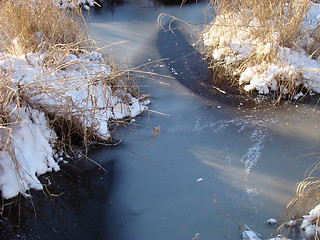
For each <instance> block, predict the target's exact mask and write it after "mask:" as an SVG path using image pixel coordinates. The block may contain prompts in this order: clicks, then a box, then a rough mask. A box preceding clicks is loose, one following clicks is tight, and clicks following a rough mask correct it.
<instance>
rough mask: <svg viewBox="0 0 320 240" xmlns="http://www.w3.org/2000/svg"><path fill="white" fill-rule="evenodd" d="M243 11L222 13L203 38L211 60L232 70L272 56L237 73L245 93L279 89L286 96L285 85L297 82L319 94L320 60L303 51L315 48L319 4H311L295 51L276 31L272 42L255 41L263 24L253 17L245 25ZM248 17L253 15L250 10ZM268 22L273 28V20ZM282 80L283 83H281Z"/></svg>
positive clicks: (268, 91) (261, 92) (319, 20)
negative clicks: (283, 42)
mask: <svg viewBox="0 0 320 240" xmlns="http://www.w3.org/2000/svg"><path fill="white" fill-rule="evenodd" d="M244 12H245V11H242V12H241V13H238V12H232V13H226V14H219V15H218V16H216V17H215V19H214V20H213V22H212V23H211V25H210V26H209V27H208V28H207V29H206V30H205V31H204V33H203V36H202V38H203V42H204V45H205V46H207V47H208V51H209V54H208V55H209V57H210V58H212V59H214V60H215V61H218V62H220V63H221V62H222V63H223V64H224V65H225V66H226V67H227V68H231V69H232V67H233V66H237V65H239V64H242V63H243V61H245V60H246V59H248V58H249V57H251V56H256V55H259V56H261V58H262V59H263V57H266V56H272V59H269V60H266V61H262V63H261V62H260V63H257V64H255V63H250V64H248V65H246V66H245V67H244V68H242V69H241V71H240V72H239V71H234V73H233V74H234V76H235V77H236V78H238V81H239V84H240V85H243V86H244V90H246V91H252V90H257V91H258V92H259V93H260V94H269V93H270V92H271V91H279V90H280V92H282V93H284V94H286V93H287V92H288V88H287V85H288V84H286V83H284V82H288V81H292V79H294V81H293V85H294V86H304V87H306V88H307V89H309V90H311V91H314V92H317V93H320V71H319V70H320V59H319V57H318V58H314V56H311V55H310V54H308V53H307V52H306V51H305V50H304V49H310V48H312V47H313V46H314V43H315V42H316V40H315V39H314V38H313V33H314V30H315V29H316V28H317V27H318V25H319V23H320V4H315V3H312V4H310V8H309V10H308V13H307V15H306V16H305V19H304V20H303V22H302V23H301V25H300V26H299V28H300V34H301V35H303V36H298V38H299V37H300V38H301V39H300V38H299V39H298V40H297V42H298V46H296V47H295V48H294V49H293V48H288V47H285V46H281V45H280V44H279V40H278V39H279V33H278V32H277V31H275V32H274V33H273V35H272V37H271V39H270V40H269V41H267V40H266V39H261V38H255V37H254V35H253V34H252V31H253V29H254V28H259V27H261V26H263V24H262V23H261V22H259V20H257V19H254V18H253V19H251V21H250V22H249V23H247V22H245V20H247V19H246V18H244V17H243V16H242V15H241V14H244ZM247 14H248V15H250V10H248V11H247ZM284 17H285V16H284ZM268 21H269V24H270V26H273V20H268ZM231 28H232V30H230V29H231ZM266 58H267V57H266ZM279 79H281V80H282V83H279Z"/></svg>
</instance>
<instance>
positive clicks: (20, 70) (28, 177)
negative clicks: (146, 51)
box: [0, 52, 149, 199]
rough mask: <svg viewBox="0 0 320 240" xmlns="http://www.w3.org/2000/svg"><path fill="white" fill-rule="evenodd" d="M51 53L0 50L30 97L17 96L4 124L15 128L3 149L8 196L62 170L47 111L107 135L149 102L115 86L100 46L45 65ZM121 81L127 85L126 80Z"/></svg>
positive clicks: (1, 60) (0, 158) (14, 81)
mask: <svg viewBox="0 0 320 240" xmlns="http://www.w3.org/2000/svg"><path fill="white" fill-rule="evenodd" d="M49 56H50V53H48V52H43V53H28V54H24V55H21V56H13V55H8V54H5V53H0V69H1V70H2V71H4V72H6V73H7V75H8V76H9V78H10V81H11V82H10V84H11V86H10V87H11V88H12V89H13V90H15V91H18V90H19V91H20V92H23V93H22V94H23V95H24V97H25V100H26V102H27V104H22V105H19V106H18V105H17V103H15V102H12V104H11V105H10V106H8V109H7V110H8V111H9V112H12V113H11V115H10V117H9V119H8V121H9V122H10V125H7V126H3V128H1V130H2V129H4V130H7V132H11V135H9V139H10V142H11V144H9V147H7V148H6V149H5V150H2V151H0V190H1V193H2V197H3V198H5V199H8V198H12V197H14V196H16V195H18V194H19V193H21V194H24V195H25V196H28V194H27V192H28V190H30V189H36V190H41V189H42V188H43V187H42V184H41V182H40V181H39V179H38V176H40V175H41V174H44V173H46V172H49V171H58V170H59V165H58V161H63V157H62V156H63V152H62V153H61V152H59V153H57V152H56V150H55V148H54V144H55V142H56V139H57V137H56V133H55V132H54V131H53V130H52V129H50V127H49V124H48V119H47V118H46V114H45V113H51V114H54V115H55V116H66V117H68V118H69V119H73V120H76V121H79V122H80V123H82V124H83V127H88V128H91V129H92V130H93V131H94V132H96V133H97V135H99V137H100V139H102V140H107V139H109V138H110V133H109V131H108V121H109V120H111V119H123V118H126V117H129V118H132V117H135V116H137V115H139V114H141V113H142V112H143V111H144V110H145V109H146V108H147V105H148V104H149V100H144V101H142V100H140V99H138V98H136V97H134V96H132V95H131V94H129V93H127V92H124V91H123V90H122V89H121V88H119V89H117V90H112V89H111V87H110V86H109V85H108V82H107V80H106V78H108V76H109V75H110V74H112V71H111V68H110V66H108V65H106V63H105V62H104V60H103V58H102V55H101V54H100V53H98V52H91V53H88V54H84V53H79V54H77V55H75V54H71V53H69V54H67V55H66V56H64V57H61V59H60V65H59V66H60V67H57V66H52V67H50V66H45V65H46V60H47V59H48V57H49ZM118 84H119V85H121V84H122V85H125V83H121V81H120V80H119V82H118ZM119 96H124V97H119ZM124 99H126V101H124Z"/></svg>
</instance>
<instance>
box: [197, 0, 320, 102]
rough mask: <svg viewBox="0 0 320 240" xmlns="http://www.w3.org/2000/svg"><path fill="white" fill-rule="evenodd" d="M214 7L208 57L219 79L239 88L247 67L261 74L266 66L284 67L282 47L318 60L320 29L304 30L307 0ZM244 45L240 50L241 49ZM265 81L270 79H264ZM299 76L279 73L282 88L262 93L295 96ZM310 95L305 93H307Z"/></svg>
mask: <svg viewBox="0 0 320 240" xmlns="http://www.w3.org/2000/svg"><path fill="white" fill-rule="evenodd" d="M211 3H212V4H213V6H214V7H215V15H216V16H215V17H214V20H213V21H212V22H211V23H209V24H208V25H207V27H206V28H205V29H204V31H203V36H204V41H205V45H206V46H207V47H206V49H205V51H204V53H205V55H206V56H207V58H208V59H209V60H210V62H211V67H212V69H213V71H214V72H215V75H216V77H217V79H224V81H225V79H228V80H230V82H231V84H233V85H237V86H239V87H240V85H242V84H244V82H241V78H240V75H241V74H242V73H243V72H244V71H245V70H246V69H247V68H248V67H255V66H257V67H255V68H254V71H257V73H261V77H263V73H264V72H265V71H266V72H268V71H270V70H269V69H268V68H267V66H268V65H269V66H270V65H272V64H274V65H279V63H280V64H281V59H280V57H279V56H280V55H281V53H280V52H279V51H280V50H279V46H280V47H281V48H283V47H284V48H290V49H294V50H297V51H306V52H307V53H308V54H309V55H310V56H312V58H313V59H317V58H318V56H319V53H320V52H319V49H320V41H319V40H320V38H319V36H320V31H319V30H320V28H319V26H318V27H316V28H315V29H310V28H308V32H306V31H305V30H303V28H302V27H301V24H302V23H303V20H304V19H305V17H306V15H307V12H308V9H309V8H310V4H311V1H309V0H294V1H288V0H280V1H269V0H259V1H258V0H212V1H211ZM241 45H242V46H241ZM265 77H267V76H265ZM301 77H302V76H301V73H299V72H297V73H295V74H292V71H291V69H288V70H286V69H285V68H283V71H281V72H280V73H278V74H276V76H275V79H276V81H277V85H278V86H280V87H277V88H276V87H275V88H273V87H272V86H271V87H270V89H269V90H261V91H259V92H261V93H262V92H264V93H268V92H273V93H274V94H275V97H276V98H278V100H279V101H280V99H281V98H282V97H283V96H285V95H286V96H289V98H291V97H292V96H294V95H295V94H296V92H297V91H301V90H303V89H302V88H303V87H302V86H301V85H300V82H301ZM304 91H305V92H306V90H304Z"/></svg>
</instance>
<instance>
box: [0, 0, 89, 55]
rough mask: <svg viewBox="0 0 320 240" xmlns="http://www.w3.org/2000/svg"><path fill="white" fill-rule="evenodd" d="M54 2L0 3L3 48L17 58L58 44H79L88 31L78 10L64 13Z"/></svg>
mask: <svg viewBox="0 0 320 240" xmlns="http://www.w3.org/2000/svg"><path fill="white" fill-rule="evenodd" d="M54 3H55V1H51V0H43V1H39V0H35V1H29V0H5V1H1V2H0V22H1V24H0V32H1V36H3V37H2V41H1V48H2V49H3V50H6V51H8V52H10V53H11V54H15V55H17V56H19V55H21V54H24V53H27V52H33V51H45V50H48V49H49V48H50V47H52V46H55V45H57V44H70V43H79V42H83V41H84V40H86V39H87V30H86V27H85V24H84V22H83V19H82V17H81V12H80V10H78V9H77V8H73V9H68V10H66V9H65V10H62V9H59V8H58V7H57V5H56V4H54Z"/></svg>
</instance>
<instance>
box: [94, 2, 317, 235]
mask: <svg viewBox="0 0 320 240" xmlns="http://www.w3.org/2000/svg"><path fill="white" fill-rule="evenodd" d="M205 6H206V5H205V4H200V3H199V4H194V5H185V6H183V7H182V8H180V7H179V6H171V7H156V8H154V7H153V5H152V4H151V3H149V2H148V1H136V2H135V5H133V4H127V5H121V6H118V7H115V8H114V9H113V11H101V12H100V13H99V14H92V16H91V18H90V30H91V33H92V36H93V37H94V38H95V39H97V40H101V41H102V44H103V45H109V44H112V43H115V42H120V41H124V40H127V42H125V43H119V45H116V46H112V47H109V48H107V49H106V52H108V53H109V55H110V56H112V57H117V58H118V59H120V60H121V61H124V62H126V63H128V64H129V65H130V66H139V65H141V64H144V63H146V62H150V64H149V65H147V66H146V67H144V68H143V69H144V70H149V71H152V72H154V73H159V74H166V75H170V76H173V77H175V78H176V79H171V78H164V77H161V76H153V77H152V78H153V79H151V80H144V81H143V85H144V86H146V88H144V90H145V91H147V92H150V93H151V101H152V104H151V105H150V109H151V110H154V111H157V112H160V113H163V114H166V115H167V116H166V115H162V114H157V113H154V112H150V114H145V115H144V116H142V117H141V118H139V119H137V121H136V123H137V125H136V126H130V127H128V128H124V129H121V130H119V131H118V134H120V135H121V139H122V140H123V141H122V144H120V145H119V146H118V147H116V148H112V149H106V150H100V151H96V152H95V154H94V155H93V158H94V159H95V160H97V161H99V162H104V161H108V159H110V160H114V162H115V163H114V164H115V166H114V183H113V188H112V191H111V195H110V197H109V199H108V200H107V202H106V206H105V207H106V212H105V214H106V215H105V217H106V222H108V224H107V225H106V226H105V227H104V232H105V234H104V235H105V236H106V239H146V240H147V239H152V240H157V239H159V240H160V239H161V240H162V239H175V240H178V239H191V238H192V237H193V236H194V235H195V234H196V233H199V234H200V239H238V238H239V234H240V232H239V231H238V228H237V224H236V223H235V222H234V221H233V220H232V219H231V218H230V217H228V214H230V215H231V216H232V217H234V218H235V219H237V221H239V222H240V223H242V224H244V223H245V224H248V225H249V226H250V227H252V228H253V229H255V230H256V231H258V232H259V233H261V234H262V235H263V236H264V237H267V236H268V235H269V234H270V233H271V232H272V231H273V230H274V229H273V228H272V227H270V226H267V225H266V224H265V221H266V220H267V219H268V218H270V217H274V218H278V217H279V216H280V214H281V211H282V210H283V209H284V206H285V204H286V202H287V201H288V200H289V199H290V197H292V196H293V194H294V191H295V185H296V182H297V181H300V180H302V179H303V175H304V173H305V171H306V170H307V168H308V167H309V166H310V165H311V164H313V163H314V162H315V161H317V159H315V157H303V155H307V154H309V153H313V152H318V151H319V145H320V144H319V143H320V121H319V117H320V112H319V107H314V106H313V105H312V104H310V105H308V104H305V105H304V104H300V103H294V104H290V105H287V106H282V107H272V106H262V107H260V108H255V109H254V108H253V107H252V106H246V104H244V103H242V102H241V101H240V100H239V99H238V98H232V99H231V100H229V101H223V99H222V101H220V100H219V101H218V100H215V98H214V97H211V98H210V97H209V98H206V97H201V96H200V95H199V94H196V93H195V92H197V90H196V91H193V90H194V89H195V88H196V86H190V84H188V80H190V79H192V78H194V79H195V80H198V81H199V79H197V78H195V76H189V77H188V75H186V74H185V76H184V73H183V71H187V70H188V69H184V68H183V67H186V68H188V67H187V66H189V67H192V66H193V64H194V63H193V62H188V61H187V60H185V63H184V64H180V65H177V67H178V68H174V67H173V66H174V65H170V63H171V61H172V60H176V59H169V60H164V61H159V62H156V63H152V61H155V60H159V59H162V58H165V57H170V56H175V55H174V54H173V55H170V52H171V53H174V52H175V51H183V50H180V49H179V47H178V45H179V41H181V37H178V36H177V35H178V34H176V36H177V37H176V40H175V39H174V35H172V34H171V33H170V32H169V33H166V34H171V35H172V36H173V37H172V36H171V37H170V36H169V40H168V39H167V40H168V41H162V42H161V40H162V39H165V37H164V38H163V37H162V35H161V34H162V33H159V31H160V28H159V27H157V17H158V15H159V14H160V13H166V14H169V15H174V16H175V17H177V18H180V19H181V20H183V21H187V22H189V23H192V24H194V26H195V27H201V23H203V22H204V11H205ZM168 21H170V18H169V17H168V18H165V19H164V20H163V24H164V25H166V23H167V22H168ZM177 25H178V26H179V27H181V28H180V32H182V34H183V35H184V36H185V37H186V38H187V39H188V40H189V42H190V43H191V44H192V43H193V42H192V41H193V39H194V37H195V36H196V31H195V30H190V29H192V28H188V27H187V26H186V25H185V24H183V23H179V22H177ZM159 39H160V40H159ZM175 41H176V42H175ZM175 45H176V46H177V48H174V46H175ZM167 46H168V47H167ZM166 48H169V51H167V53H168V56H163V54H166V51H163V50H161V49H166ZM159 49H160V50H159ZM178 54H179V53H177V56H178ZM186 54H187V53H186ZM180 60H181V59H180ZM179 66H180V68H179ZM190 72H192V70H190ZM201 74H202V75H203V72H201ZM201 74H200V75H201ZM204 75H205V74H204ZM146 76H147V74H146ZM181 76H182V77H181ZM149 77H150V75H149ZM202 77H203V76H202ZM203 80H205V79H203ZM158 81H161V83H162V84H160V82H158ZM200 81H201V79H200ZM186 86H187V87H186ZM192 88H194V89H192ZM158 126H160V127H161V130H160V131H159V132H156V133H155V132H154V130H153V128H154V127H158ZM318 160H319V159H318ZM213 195H215V196H216V198H217V201H218V203H219V204H220V206H222V208H223V209H224V210H223V209H222V208H221V207H219V206H217V205H215V204H213V203H212V197H213ZM226 212H227V213H226Z"/></svg>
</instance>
